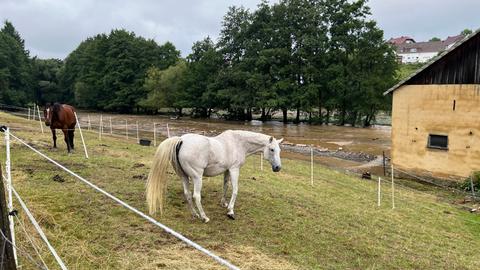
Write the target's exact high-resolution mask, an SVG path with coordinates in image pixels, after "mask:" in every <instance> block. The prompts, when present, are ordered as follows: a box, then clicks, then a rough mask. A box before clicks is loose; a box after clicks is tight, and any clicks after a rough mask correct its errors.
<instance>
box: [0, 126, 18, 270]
mask: <svg viewBox="0 0 480 270" xmlns="http://www.w3.org/2000/svg"><path fill="white" fill-rule="evenodd" d="M0 131H3V127H0ZM5 147H6V160H5V170H6V171H7V193H8V202H7V208H8V212H9V213H12V211H13V204H12V189H13V186H12V171H11V161H10V132H9V129H8V128H6V129H5ZM8 221H9V226H10V235H11V237H12V244H13V245H15V225H14V223H13V216H12V215H8ZM13 258H14V259H15V264H16V265H17V266H18V257H17V251H16V250H15V249H14V250H13Z"/></svg>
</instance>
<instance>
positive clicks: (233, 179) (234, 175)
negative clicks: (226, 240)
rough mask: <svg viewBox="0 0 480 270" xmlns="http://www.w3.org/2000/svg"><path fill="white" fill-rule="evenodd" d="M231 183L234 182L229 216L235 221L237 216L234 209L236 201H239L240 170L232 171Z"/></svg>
mask: <svg viewBox="0 0 480 270" xmlns="http://www.w3.org/2000/svg"><path fill="white" fill-rule="evenodd" d="M229 171H230V181H231V182H232V198H230V203H229V204H228V207H227V209H228V212H227V216H228V217H229V218H231V219H235V214H234V213H233V208H234V207H235V200H236V199H237V193H238V176H239V175H240V169H239V168H235V169H230V170H229Z"/></svg>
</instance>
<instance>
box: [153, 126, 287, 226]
mask: <svg viewBox="0 0 480 270" xmlns="http://www.w3.org/2000/svg"><path fill="white" fill-rule="evenodd" d="M282 141H283V138H282V139H280V140H276V139H275V138H273V137H271V136H268V135H264V134H261V133H255V132H250V131H241V130H227V131H225V132H223V133H221V134H220V135H218V136H216V137H205V136H202V135H197V134H185V135H183V136H181V137H171V138H168V139H166V140H164V141H163V142H162V143H161V144H160V145H159V146H158V149H157V152H156V153H155V157H154V160H153V165H152V169H151V171H150V174H149V175H148V180H147V203H148V207H149V211H150V214H152V215H153V214H154V213H155V212H156V211H157V209H160V214H163V202H164V195H165V193H166V189H167V168H168V164H169V163H171V164H172V166H173V168H174V169H175V172H176V173H177V175H178V176H180V177H181V178H182V180H183V191H184V194H185V199H186V200H187V202H188V205H189V208H190V210H191V211H192V215H193V216H194V217H197V218H198V217H199V218H201V219H202V220H203V221H204V222H205V223H206V222H208V221H209V220H210V219H209V218H208V217H207V216H206V215H205V212H204V211H203V208H202V203H201V195H200V193H201V190H202V176H216V175H219V174H221V173H223V174H224V177H223V196H222V200H221V205H222V206H223V207H227V209H228V212H227V216H228V217H229V218H231V219H235V214H234V212H233V207H234V206H235V199H236V198H237V192H238V176H239V174H240V167H242V165H243V164H244V163H245V158H246V157H247V156H249V155H251V154H253V153H256V152H260V151H263V155H264V158H265V159H266V160H268V161H270V164H271V165H272V170H273V171H274V172H278V171H280V169H281V160H280V146H279V144H280V143H281V142H282ZM190 179H192V181H193V199H194V200H195V204H196V206H197V209H198V211H199V213H200V215H199V214H198V213H197V211H196V210H195V208H194V206H193V203H192V194H191V193H190V189H189V184H190ZM229 181H230V182H231V183H232V197H231V198H230V202H229V203H228V204H227V200H226V195H227V189H228V182H229Z"/></svg>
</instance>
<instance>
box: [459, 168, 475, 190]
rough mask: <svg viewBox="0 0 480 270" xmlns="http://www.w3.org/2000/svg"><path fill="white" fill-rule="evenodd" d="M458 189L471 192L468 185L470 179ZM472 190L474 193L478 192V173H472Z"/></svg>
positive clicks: (470, 187)
mask: <svg viewBox="0 0 480 270" xmlns="http://www.w3.org/2000/svg"><path fill="white" fill-rule="evenodd" d="M460 188H461V189H462V190H465V191H470V192H471V191H472V185H471V184H470V177H468V178H467V179H465V181H464V182H463V183H462V184H461V185H460ZM473 188H474V190H475V192H479V191H480V171H478V172H474V173H473Z"/></svg>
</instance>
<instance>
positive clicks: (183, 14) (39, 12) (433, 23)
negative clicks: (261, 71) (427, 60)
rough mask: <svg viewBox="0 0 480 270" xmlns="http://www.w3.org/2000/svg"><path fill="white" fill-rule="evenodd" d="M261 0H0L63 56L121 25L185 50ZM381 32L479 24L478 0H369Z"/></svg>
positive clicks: (42, 51) (448, 31) (433, 31)
mask: <svg viewBox="0 0 480 270" xmlns="http://www.w3.org/2000/svg"><path fill="white" fill-rule="evenodd" d="M258 2H260V0H231V1H230V0H131V1H122V0H56V1H53V0H0V20H1V21H4V20H10V21H11V22H12V23H13V25H14V26H15V27H16V28H17V30H18V31H19V32H20V34H21V36H22V37H23V38H24V39H25V44H26V46H27V49H29V50H30V53H31V55H32V56H34V55H37V56H39V57H40V58H50V57H55V58H62V59H63V58H65V57H66V56H67V55H68V53H70V52H71V51H72V50H74V49H75V48H76V47H77V46H78V44H79V43H80V42H81V41H82V40H84V39H86V38H87V37H90V36H93V35H95V34H98V33H102V32H103V33H108V32H109V31H110V30H111V29H113V28H124V29H126V30H129V31H133V32H135V33H136V34H137V35H140V36H143V37H145V38H153V39H155V40H156V41H157V42H158V43H160V44H161V43H164V42H165V41H171V42H173V43H174V44H175V46H176V47H177V48H178V49H179V50H180V51H181V52H182V55H183V56H186V55H187V54H188V53H189V52H190V48H191V46H192V44H193V42H194V41H197V40H200V39H203V38H204V37H205V36H207V35H208V36H211V37H213V38H216V37H217V36H218V33H219V30H220V26H221V21H222V17H223V15H224V14H225V13H226V12H227V9H228V7H229V6H231V5H243V6H245V7H247V8H250V9H254V8H255V7H256V5H257V4H258ZM369 5H370V7H371V8H372V13H373V15H372V17H373V18H374V19H375V20H376V21H377V22H378V24H379V26H380V28H382V29H383V30H384V31H385V38H386V39H388V38H390V37H395V36H401V35H409V36H411V37H413V38H414V39H416V40H417V41H423V40H427V39H430V38H431V37H433V36H437V37H440V38H442V39H443V38H446V37H447V36H449V35H455V34H458V33H459V32H460V31H461V30H463V29H465V28H470V29H477V28H479V27H480V16H479V12H478V11H479V10H480V1H479V0H370V2H369Z"/></svg>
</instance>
